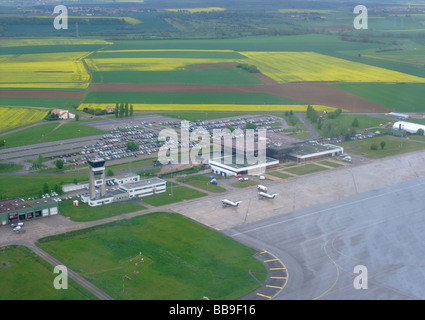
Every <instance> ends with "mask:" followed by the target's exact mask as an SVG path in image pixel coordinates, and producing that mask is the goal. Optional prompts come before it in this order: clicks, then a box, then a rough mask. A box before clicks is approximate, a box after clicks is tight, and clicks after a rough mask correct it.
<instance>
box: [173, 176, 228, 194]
mask: <svg viewBox="0 0 425 320" xmlns="http://www.w3.org/2000/svg"><path fill="white" fill-rule="evenodd" d="M177 181H178V182H183V183H186V184H189V185H191V186H194V187H197V188H200V189H204V190H206V191H210V192H215V193H220V192H225V191H226V189H225V188H223V187H220V186H219V185H214V184H211V183H210V181H211V178H209V177H207V176H204V175H202V174H197V175H193V176H187V177H181V178H178V179H177Z"/></svg>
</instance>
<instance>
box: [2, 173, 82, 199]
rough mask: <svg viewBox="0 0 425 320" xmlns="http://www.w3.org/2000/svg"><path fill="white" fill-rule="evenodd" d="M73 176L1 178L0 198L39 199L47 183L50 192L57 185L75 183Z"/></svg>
mask: <svg viewBox="0 0 425 320" xmlns="http://www.w3.org/2000/svg"><path fill="white" fill-rule="evenodd" d="M74 178H75V177H73V176H60V175H28V174H27V175H16V176H13V179H11V177H10V176H0V197H2V198H3V199H5V198H15V197H19V198H23V199H27V198H29V197H39V196H40V195H41V194H42V190H43V186H44V184H45V183H47V185H48V186H49V189H50V190H53V189H54V186H55V185H56V184H57V185H58V186H59V185H62V184H68V183H73V182H74Z"/></svg>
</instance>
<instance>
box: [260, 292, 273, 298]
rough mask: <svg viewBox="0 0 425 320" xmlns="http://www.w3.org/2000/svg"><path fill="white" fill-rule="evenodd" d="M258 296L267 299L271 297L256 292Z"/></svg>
mask: <svg viewBox="0 0 425 320" xmlns="http://www.w3.org/2000/svg"><path fill="white" fill-rule="evenodd" d="M257 295H258V296H262V297H266V298H268V299H271V298H272V297H269V296H266V295H265V294H261V293H257Z"/></svg>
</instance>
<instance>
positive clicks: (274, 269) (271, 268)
mask: <svg viewBox="0 0 425 320" xmlns="http://www.w3.org/2000/svg"><path fill="white" fill-rule="evenodd" d="M285 269H286V268H270V270H285Z"/></svg>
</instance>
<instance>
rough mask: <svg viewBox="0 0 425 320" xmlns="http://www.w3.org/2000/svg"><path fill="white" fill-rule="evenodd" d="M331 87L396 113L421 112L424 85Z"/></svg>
mask: <svg viewBox="0 0 425 320" xmlns="http://www.w3.org/2000/svg"><path fill="white" fill-rule="evenodd" d="M332 86H334V87H336V88H338V89H341V90H344V91H347V92H350V93H352V94H355V95H357V96H359V97H362V98H365V99H367V100H370V101H372V102H375V103H378V104H380V105H383V106H385V107H387V108H390V109H393V110H395V111H398V112H423V111H424V107H423V92H424V91H425V84H422V83H405V84H384V83H364V84H360V83H338V84H332Z"/></svg>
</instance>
